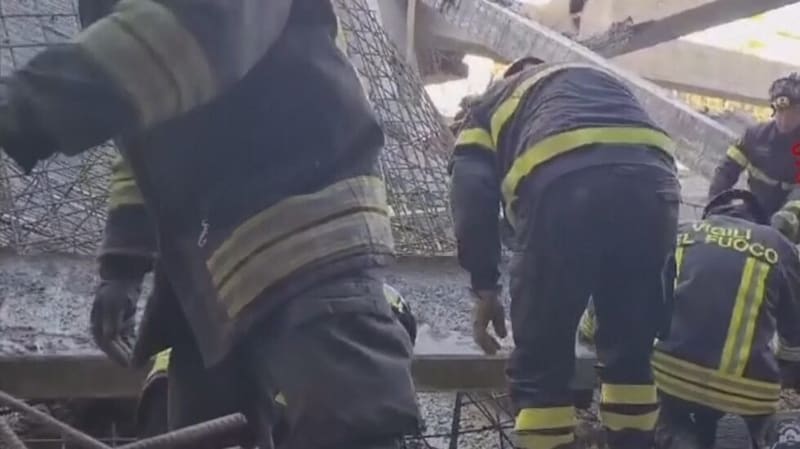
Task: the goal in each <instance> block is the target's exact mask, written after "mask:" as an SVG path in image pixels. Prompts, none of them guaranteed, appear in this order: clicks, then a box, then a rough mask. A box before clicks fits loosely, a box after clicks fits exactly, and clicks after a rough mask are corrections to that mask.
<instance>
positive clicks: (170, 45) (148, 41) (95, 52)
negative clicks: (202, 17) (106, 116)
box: [75, 0, 217, 129]
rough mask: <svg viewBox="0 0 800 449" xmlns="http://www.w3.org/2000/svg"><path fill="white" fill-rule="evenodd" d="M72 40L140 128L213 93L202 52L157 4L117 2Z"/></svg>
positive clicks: (144, 0) (210, 73)
mask: <svg viewBox="0 0 800 449" xmlns="http://www.w3.org/2000/svg"><path fill="white" fill-rule="evenodd" d="M75 41H76V42H77V43H78V44H79V45H80V46H81V47H82V48H83V49H85V50H86V51H87V52H88V54H89V55H90V56H91V57H92V59H93V60H94V62H95V63H96V64H98V65H99V66H100V67H101V68H102V69H103V70H104V71H105V72H106V73H107V74H108V75H109V76H110V77H111V78H112V79H113V80H114V81H115V82H116V83H117V85H118V87H119V88H121V89H122V90H124V91H125V92H126V93H127V95H128V99H129V101H131V103H132V105H133V106H134V108H135V109H136V111H137V112H138V118H139V125H140V126H141V127H142V128H145V129H146V128H149V127H151V126H153V125H155V124H157V123H161V122H163V121H166V120H168V119H171V118H173V117H176V116H178V115H180V114H182V113H184V112H186V111H189V110H191V109H193V108H194V107H196V106H198V105H200V104H203V103H205V102H207V101H208V100H210V99H211V98H213V97H214V95H215V94H216V91H217V83H216V80H215V76H214V73H213V71H212V69H211V66H210V65H209V61H208V59H207V58H206V55H205V52H204V50H203V49H202V47H201V46H200V44H199V43H198V41H197V40H196V39H195V37H194V36H193V35H192V34H191V32H190V31H189V30H187V29H186V28H185V27H184V26H183V25H182V24H181V23H180V21H179V20H178V18H177V17H175V15H174V14H173V13H172V11H170V10H169V9H168V8H166V7H165V6H164V5H162V4H160V3H159V2H156V1H153V0H122V1H120V2H119V3H118V4H117V6H116V8H115V11H114V12H113V13H112V14H111V15H109V16H106V17H105V18H103V19H101V20H98V21H97V22H95V23H93V24H92V25H91V26H90V27H89V28H87V29H85V30H84V31H83V32H81V33H80V34H78V36H77V37H76V38H75ZM121 61H122V62H121Z"/></svg>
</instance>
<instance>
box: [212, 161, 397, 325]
mask: <svg viewBox="0 0 800 449" xmlns="http://www.w3.org/2000/svg"><path fill="white" fill-rule="evenodd" d="M367 247H369V248H381V247H382V248H384V249H385V250H386V251H389V252H391V251H392V249H393V247H394V241H393V239H392V233H391V228H390V225H389V217H388V212H387V206H386V192H385V190H384V187H383V182H382V181H381V180H380V179H379V178H376V177H372V176H361V177H355V178H349V179H346V180H343V181H340V182H338V183H336V184H333V185H331V186H329V187H327V188H325V189H323V190H321V191H319V192H316V193H313V194H309V195H298V196H294V197H291V198H288V199H286V200H284V201H281V202H280V203H278V204H276V205H274V206H272V207H270V208H268V209H266V210H264V211H262V212H260V213H258V214H256V215H255V216H253V217H251V218H250V219H248V220H247V221H246V222H244V223H243V224H242V225H240V226H239V227H238V228H237V229H236V230H234V232H233V233H232V235H231V236H230V237H229V238H228V239H227V240H226V241H225V242H223V244H222V245H220V247H219V248H217V250H216V251H215V252H214V253H213V254H212V256H211V257H210V258H209V259H208V260H207V261H206V266H207V268H208V270H209V273H210V274H211V276H212V281H213V283H214V286H215V287H216V289H217V291H218V294H219V299H220V301H221V303H222V305H223V306H224V308H225V309H226V312H227V314H228V316H229V317H233V316H235V315H236V314H238V313H239V312H240V311H241V310H242V309H243V308H244V307H245V306H246V305H247V304H249V303H250V301H252V300H253V299H254V298H255V297H256V296H257V295H259V294H260V293H261V292H262V291H264V290H265V289H267V288H268V287H270V286H272V285H274V284H275V283H277V282H279V281H281V280H283V279H285V278H287V277H288V276H290V275H291V274H293V273H294V272H296V271H297V270H299V269H301V268H303V267H305V266H307V265H309V264H311V263H314V262H318V261H321V260H326V259H331V258H335V257H336V256H340V255H342V254H345V253H347V252H350V251H353V250H362V249H364V248H367Z"/></svg>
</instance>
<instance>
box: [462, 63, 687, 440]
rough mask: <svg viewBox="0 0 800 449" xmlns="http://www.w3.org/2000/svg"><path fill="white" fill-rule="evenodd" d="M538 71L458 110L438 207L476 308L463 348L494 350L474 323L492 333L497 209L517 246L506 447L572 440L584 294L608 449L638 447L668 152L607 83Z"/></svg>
mask: <svg viewBox="0 0 800 449" xmlns="http://www.w3.org/2000/svg"><path fill="white" fill-rule="evenodd" d="M536 62H537V60H536V59H535V58H528V59H523V60H520V61H517V62H515V63H514V64H512V65H511V66H510V67H509V69H508V70H507V71H506V73H505V74H504V78H505V79H504V80H501V81H499V82H497V83H495V84H494V85H493V86H491V87H490V88H489V90H488V91H487V92H486V93H485V94H484V95H483V96H482V97H481V99H480V100H479V101H477V102H476V103H474V104H473V105H472V107H471V108H470V111H469V114H468V117H467V118H466V121H465V124H464V126H463V127H462V129H461V132H460V133H459V136H458V139H457V142H456V147H455V149H454V152H453V156H452V162H451V176H452V179H451V205H452V209H453V215H454V220H455V228H456V229H455V231H456V237H457V245H458V258H459V261H460V263H461V266H462V267H464V269H466V270H467V271H468V272H469V273H470V275H471V287H472V291H473V293H474V296H475V301H476V305H475V315H474V328H473V331H474V336H475V340H476V342H477V343H478V344H479V345H480V346H481V347H482V348H483V349H484V350H485V351H486V352H487V353H494V352H495V351H496V350H498V349H499V344H498V342H497V341H496V340H495V339H494V338H493V337H491V336H490V335H489V333H488V331H487V326H488V324H489V323H490V322H491V323H492V324H493V326H494V330H495V332H496V333H497V334H498V336H500V337H503V336H504V335H505V333H506V331H505V322H504V307H503V304H502V302H501V300H500V286H499V284H498V278H499V271H498V263H499V260H500V242H499V236H498V234H499V232H498V227H499V223H498V213H499V205H500V204H501V203H502V204H503V206H504V207H505V211H506V214H505V217H506V219H507V220H509V221H510V224H511V225H512V226H513V229H514V238H515V240H516V241H515V249H516V251H515V254H514V258H513V260H512V267H511V272H510V281H511V291H510V293H511V325H512V329H513V335H514V343H515V349H514V352H513V353H512V354H511V359H510V362H509V366H508V377H509V381H510V388H511V397H512V401H513V403H514V406H515V409H516V411H517V417H516V425H515V430H516V434H517V437H518V439H519V445H520V446H521V447H523V448H530V449H551V448H563V447H572V446H573V444H574V436H573V428H574V425H575V413H574V409H573V407H572V391H570V380H571V378H572V374H573V370H574V364H575V349H574V348H575V329H576V327H577V325H578V320H579V318H580V316H581V313H582V311H583V310H584V308H585V307H586V303H587V299H588V298H589V296H590V295H593V296H594V299H595V302H596V305H597V312H598V320H599V326H598V327H599V328H598V353H599V357H600V360H601V364H602V367H601V368H600V376H601V379H602V381H603V385H602V398H603V399H602V406H601V413H602V418H603V419H604V423H605V426H606V428H607V429H608V430H609V439H608V442H609V446H610V447H611V448H612V449H621V448H636V449H641V448H647V447H651V445H652V438H653V428H654V426H655V423H656V418H657V415H658V404H657V401H656V390H655V386H654V385H653V378H652V372H651V370H650V363H649V361H650V355H651V352H652V348H653V340H654V338H655V336H656V333H657V328H658V325H659V315H660V314H661V312H662V311H663V297H664V294H663V293H664V292H663V290H664V288H663V281H662V277H663V272H664V270H665V268H667V267H668V266H669V265H670V264H669V261H670V260H672V259H671V257H670V255H671V254H672V251H673V248H674V245H675V230H676V227H677V219H678V218H677V217H678V215H677V214H678V203H679V200H680V185H679V183H678V180H677V177H676V167H675V162H674V159H673V156H672V152H673V142H672V141H671V139H670V138H669V137H668V136H667V135H666V134H665V133H664V132H663V131H661V130H660V129H659V128H658V127H657V126H656V125H655V124H654V123H653V122H652V120H651V119H650V118H649V117H648V115H647V114H646V113H645V112H644V110H643V109H642V108H641V106H640V105H639V104H638V103H637V101H636V99H635V98H634V96H633V95H632V94H631V92H630V91H629V90H628V89H627V88H626V87H625V86H624V85H622V84H621V83H620V81H618V80H617V79H616V78H614V77H613V76H612V75H609V74H606V73H605V72H603V71H601V70H599V69H596V68H592V67H589V66H584V65H580V64H561V65H547V64H536ZM531 66H533V67H531Z"/></svg>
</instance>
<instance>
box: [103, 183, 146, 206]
mask: <svg viewBox="0 0 800 449" xmlns="http://www.w3.org/2000/svg"><path fill="white" fill-rule="evenodd" d="M140 204H144V198H142V192H141V191H140V190H139V186H138V185H136V181H135V180H134V179H125V180H121V181H117V182H115V183H113V184H111V190H110V191H109V193H108V207H109V208H110V209H116V208H117V207H120V206H131V205H134V206H135V205H140Z"/></svg>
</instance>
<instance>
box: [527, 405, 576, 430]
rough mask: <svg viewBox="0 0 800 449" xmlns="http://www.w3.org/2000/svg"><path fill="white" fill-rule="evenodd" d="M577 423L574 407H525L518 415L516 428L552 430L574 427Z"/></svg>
mask: <svg viewBox="0 0 800 449" xmlns="http://www.w3.org/2000/svg"><path fill="white" fill-rule="evenodd" d="M575 424H576V420H575V409H574V408H573V407H547V408H524V409H522V410H520V412H519V414H518V415H517V420H516V422H515V424H514V430H516V431H530V430H550V429H560V428H564V427H574V426H575Z"/></svg>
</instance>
